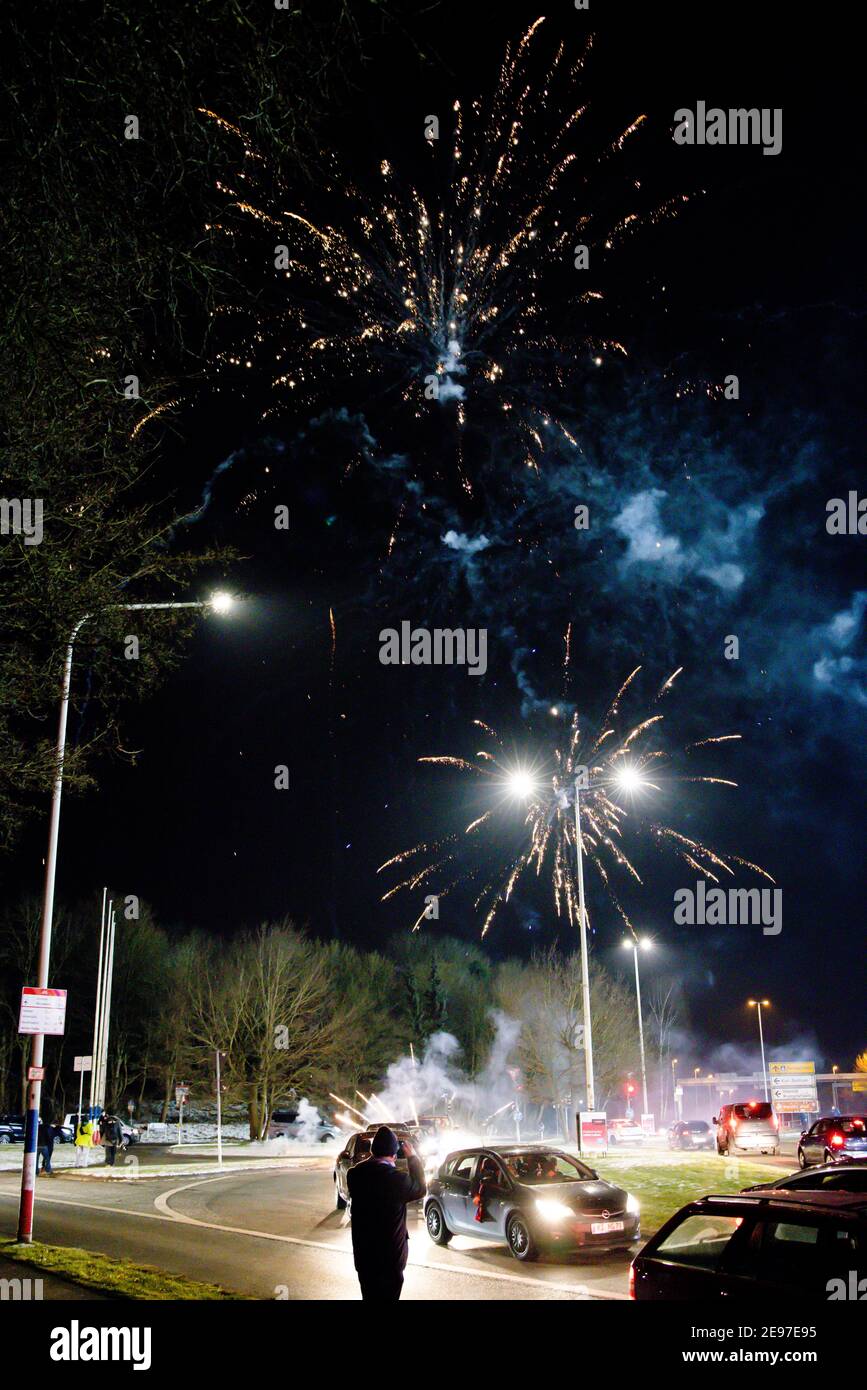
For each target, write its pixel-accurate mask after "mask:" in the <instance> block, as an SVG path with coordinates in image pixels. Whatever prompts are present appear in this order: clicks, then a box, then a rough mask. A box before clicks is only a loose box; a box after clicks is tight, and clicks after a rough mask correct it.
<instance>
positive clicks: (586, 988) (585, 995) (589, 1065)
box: [573, 777, 596, 1124]
mask: <svg viewBox="0 0 867 1390" xmlns="http://www.w3.org/2000/svg"><path fill="white" fill-rule="evenodd" d="M579 800H580V792H579V779H578V778H577V777H576V778H575V857H576V862H577V865H578V917H579V920H580V924H581V998H582V1004H583V1009H584V1074H585V1080H586V1084H587V1109H588V1110H595V1109H596V1089H595V1087H594V1085H593V1024H592V1020H591V1018H590V973H589V968H588V960H587V914H586V911H585V908H584V841H583V839H582V836H581V809H580V805H579ZM573 1109H574V1106H573ZM576 1124H577V1120H576Z"/></svg>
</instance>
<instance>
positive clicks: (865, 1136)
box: [798, 1115, 867, 1168]
mask: <svg viewBox="0 0 867 1390" xmlns="http://www.w3.org/2000/svg"><path fill="white" fill-rule="evenodd" d="M852 1158H867V1116H865V1115H836V1116H832V1117H831V1118H826V1119H822V1120H816V1122H815V1123H814V1124H812V1125H811V1126H810V1128H809V1129H805V1130H804V1132H803V1134H802V1135H801V1138H800V1140H799V1141H798V1162H799V1163H800V1165H801V1167H802V1168H808V1167H809V1166H810V1164H812V1163H821V1164H826V1163H846V1162H848V1161H849V1160H850V1159H852Z"/></svg>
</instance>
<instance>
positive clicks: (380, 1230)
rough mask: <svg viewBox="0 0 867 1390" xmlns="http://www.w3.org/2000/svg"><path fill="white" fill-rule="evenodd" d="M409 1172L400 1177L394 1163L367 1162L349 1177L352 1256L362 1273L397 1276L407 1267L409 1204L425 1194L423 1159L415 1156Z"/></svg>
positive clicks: (359, 1164) (360, 1165) (347, 1182)
mask: <svg viewBox="0 0 867 1390" xmlns="http://www.w3.org/2000/svg"><path fill="white" fill-rule="evenodd" d="M407 1168H408V1171H407V1172H406V1173H401V1172H399V1171H398V1169H397V1168H395V1167H394V1166H393V1165H392V1164H391V1163H383V1162H381V1161H379V1160H378V1159H375V1158H368V1159H365V1161H364V1162H363V1163H357V1164H356V1165H355V1167H354V1168H350V1170H349V1172H348V1174H347V1175H346V1185H347V1187H348V1188H349V1197H350V1201H351V1205H352V1253H353V1255H354V1257H355V1268H356V1269H357V1270H358V1271H359V1273H362V1272H373V1273H377V1274H385V1273H387V1272H388V1271H395V1272H398V1271H401V1270H403V1269H404V1267H405V1265H406V1257H407V1251H408V1248H409V1237H408V1235H407V1231H406V1204H407V1202H415V1201H417V1200H418V1198H419V1197H423V1196H424V1193H425V1181H424V1167H423V1166H422V1162H421V1159H420V1158H418V1157H417V1156H416V1155H415V1154H413V1155H412V1156H411V1157H410V1158H409V1159H408V1160H407Z"/></svg>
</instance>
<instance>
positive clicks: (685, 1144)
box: [668, 1120, 716, 1149]
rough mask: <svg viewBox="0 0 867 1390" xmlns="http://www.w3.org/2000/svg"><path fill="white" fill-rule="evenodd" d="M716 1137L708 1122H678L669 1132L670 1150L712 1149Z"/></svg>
mask: <svg viewBox="0 0 867 1390" xmlns="http://www.w3.org/2000/svg"><path fill="white" fill-rule="evenodd" d="M715 1144H716V1136H715V1135H714V1132H713V1130H712V1129H711V1127H710V1125H709V1124H708V1122H707V1120H678V1121H677V1123H676V1124H673V1125H672V1126H671V1128H670V1129H669V1131H668V1147H669V1148H670V1149H712V1148H714V1146H715Z"/></svg>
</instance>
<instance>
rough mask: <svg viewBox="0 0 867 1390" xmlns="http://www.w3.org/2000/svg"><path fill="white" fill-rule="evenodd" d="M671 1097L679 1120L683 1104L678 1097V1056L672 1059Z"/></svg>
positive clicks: (676, 1117)
mask: <svg viewBox="0 0 867 1390" xmlns="http://www.w3.org/2000/svg"><path fill="white" fill-rule="evenodd" d="M671 1099H672V1101H673V1102H674V1115H675V1119H677V1120H679V1119H681V1116H682V1111H683V1106H682V1105H681V1103H680V1101H679V1100H678V1098H677V1058H676V1057H672V1059H671Z"/></svg>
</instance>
